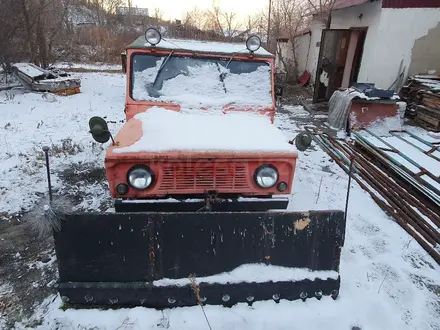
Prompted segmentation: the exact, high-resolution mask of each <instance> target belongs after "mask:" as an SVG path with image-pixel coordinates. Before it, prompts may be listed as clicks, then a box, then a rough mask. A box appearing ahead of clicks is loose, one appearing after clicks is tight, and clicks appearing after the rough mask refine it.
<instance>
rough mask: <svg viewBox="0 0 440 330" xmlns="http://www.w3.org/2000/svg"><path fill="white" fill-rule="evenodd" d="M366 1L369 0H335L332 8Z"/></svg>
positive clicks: (345, 6) (340, 7)
mask: <svg viewBox="0 0 440 330" xmlns="http://www.w3.org/2000/svg"><path fill="white" fill-rule="evenodd" d="M368 1H370V0H336V2H335V4H334V5H333V10H334V9H342V8H348V7H354V6H359V5H362V4H363V3H365V2H368ZM373 1H374V0H373Z"/></svg>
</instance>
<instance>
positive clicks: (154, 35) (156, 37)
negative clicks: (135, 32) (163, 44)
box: [145, 28, 162, 46]
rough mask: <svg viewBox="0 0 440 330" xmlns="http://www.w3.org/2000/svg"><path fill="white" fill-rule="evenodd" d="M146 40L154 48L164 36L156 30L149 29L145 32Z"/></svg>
mask: <svg viewBox="0 0 440 330" xmlns="http://www.w3.org/2000/svg"><path fill="white" fill-rule="evenodd" d="M145 39H147V42H148V43H149V44H151V45H152V46H156V45H157V44H158V43H159V42H160V41H161V40H162V36H161V35H160V32H159V31H157V30H156V29H155V28H149V29H147V31H145Z"/></svg>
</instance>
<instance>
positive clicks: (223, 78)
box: [215, 61, 227, 93]
mask: <svg viewBox="0 0 440 330" xmlns="http://www.w3.org/2000/svg"><path fill="white" fill-rule="evenodd" d="M215 64H216V65H217V70H218V72H220V81H221V82H222V84H223V90H224V91H225V93H227V91H226V85H225V76H226V74H225V73H224V72H223V73H222V71H221V70H220V65H219V64H218V61H215Z"/></svg>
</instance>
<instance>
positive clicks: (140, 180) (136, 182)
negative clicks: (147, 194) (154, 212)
mask: <svg viewBox="0 0 440 330" xmlns="http://www.w3.org/2000/svg"><path fill="white" fill-rule="evenodd" d="M153 179H154V177H153V172H151V170H150V169H149V168H148V167H146V166H142V167H141V166H138V167H134V168H133V169H131V170H130V171H129V172H128V183H129V184H130V186H132V187H133V188H135V189H138V190H145V189H147V188H148V187H149V186H151V184H152V183H153Z"/></svg>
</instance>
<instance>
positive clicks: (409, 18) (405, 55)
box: [289, 1, 440, 89]
mask: <svg viewBox="0 0 440 330" xmlns="http://www.w3.org/2000/svg"><path fill="white" fill-rule="evenodd" d="M439 22H440V8H404V9H393V8H382V1H375V2H372V3H370V2H366V3H364V4H362V5H359V6H354V7H349V8H344V9H338V10H335V11H333V13H332V20H331V26H330V28H331V29H350V28H356V27H367V28H368V30H367V35H366V39H365V44H364V52H363V55H362V60H361V68H360V72H359V76H358V81H359V82H372V83H373V82H374V83H376V87H378V88H384V89H387V88H389V87H390V86H391V85H392V84H393V82H394V81H395V80H396V78H397V76H398V75H399V74H400V72H398V71H399V67H400V63H401V61H402V60H403V63H402V70H403V68H405V77H406V75H407V73H408V69H409V67H410V63H411V55H412V48H413V46H414V42H415V41H416V40H417V39H419V38H420V37H423V36H425V35H427V34H428V31H429V30H430V29H433V28H435V27H436V26H437V24H438V23H439ZM323 28H325V27H324V25H323V24H322V23H321V22H319V21H314V22H312V25H311V27H310V30H311V42H310V50H309V56H308V58H306V59H304V58H303V54H304V52H303V50H302V43H303V39H304V38H303V36H301V37H300V38H301V49H300V50H298V62H299V63H300V67H299V68H300V69H302V68H303V67H305V69H306V70H307V71H309V72H310V74H311V75H312V80H311V83H313V82H314V79H315V74H316V67H317V65H318V57H319V48H320V47H319V42H320V41H321V35H322V29H323ZM439 43H440V40H439ZM289 46H290V45H289ZM304 63H305V64H304ZM300 73H302V71H301V70H300ZM405 77H404V78H405Z"/></svg>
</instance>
